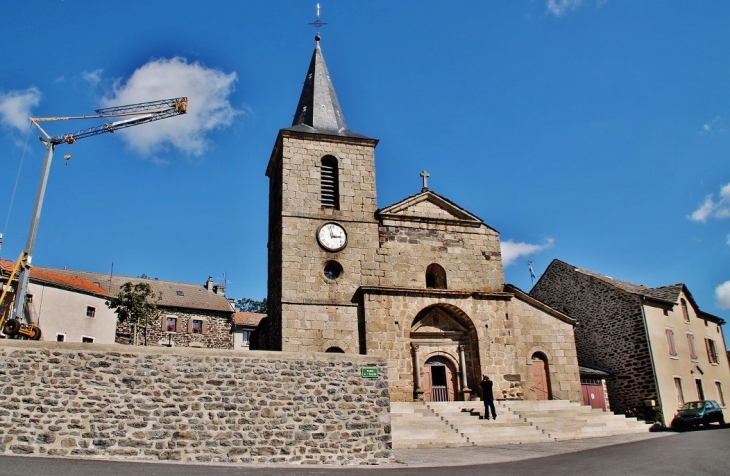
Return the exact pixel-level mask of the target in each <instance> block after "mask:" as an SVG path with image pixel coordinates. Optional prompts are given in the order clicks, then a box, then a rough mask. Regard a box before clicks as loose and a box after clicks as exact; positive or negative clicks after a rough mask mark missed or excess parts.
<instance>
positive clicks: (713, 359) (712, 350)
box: [705, 338, 718, 364]
mask: <svg viewBox="0 0 730 476" xmlns="http://www.w3.org/2000/svg"><path fill="white" fill-rule="evenodd" d="M705 347H707V359H708V360H709V361H710V363H711V364H717V363H718V356H717V347H715V341H714V340H712V339H708V338H705Z"/></svg>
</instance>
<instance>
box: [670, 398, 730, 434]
mask: <svg viewBox="0 0 730 476" xmlns="http://www.w3.org/2000/svg"><path fill="white" fill-rule="evenodd" d="M710 423H719V424H720V426H722V425H725V417H724V416H723V414H722V408H720V405H718V404H717V402H716V401H714V400H699V401H697V402H687V403H685V404H684V405H682V407H681V408H680V409H679V410H678V411H677V414H676V415H674V419H673V420H672V428H682V427H688V426H697V425H709V424H710Z"/></svg>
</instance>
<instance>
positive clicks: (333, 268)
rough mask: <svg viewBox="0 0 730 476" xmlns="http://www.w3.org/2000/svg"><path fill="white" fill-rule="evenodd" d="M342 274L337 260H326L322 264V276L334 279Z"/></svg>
mask: <svg viewBox="0 0 730 476" xmlns="http://www.w3.org/2000/svg"><path fill="white" fill-rule="evenodd" d="M341 274H342V266H341V265H340V263H338V262H337V261H328V262H327V264H326V265H325V266H324V277H325V278H327V279H329V280H331V281H334V280H336V279H337V278H339V277H340V275H341Z"/></svg>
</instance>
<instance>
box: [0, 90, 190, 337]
mask: <svg viewBox="0 0 730 476" xmlns="http://www.w3.org/2000/svg"><path fill="white" fill-rule="evenodd" d="M95 112H96V114H97V115H95V116H67V117H31V118H30V121H31V123H33V124H35V125H36V127H38V129H40V131H41V132H42V133H43V135H44V136H45V139H44V138H43V137H41V141H43V142H44V143H45V145H46V155H45V159H44V161H43V168H42V170H41V177H40V182H39V183H38V192H37V194H36V200H35V208H34V210H33V217H32V218H31V221H30V230H29V231H28V241H27V242H26V245H25V249H24V250H23V252H22V253H21V254H20V258H18V262H17V264H16V267H17V268H19V270H20V271H19V273H18V286H17V292H16V293H15V298H14V300H13V310H12V316H11V319H10V321H13V322H12V323H11V324H12V325H11V326H10V327H8V328H7V329H9V330H11V333H15V335H23V336H26V337H30V338H32V339H40V335H41V334H40V329H39V328H38V327H37V326H36V323H35V322H33V318H32V316H31V315H30V312H28V325H27V326H26V325H24V324H23V325H21V323H22V322H23V321H24V316H23V313H24V312H23V308H24V305H25V302H26V294H27V290H28V280H29V278H30V267H31V260H32V259H33V248H34V247H35V239H36V234H37V232H38V223H39V222H40V217H41V209H42V208H43V197H44V196H45V193H46V184H47V183H48V175H49V172H50V169H51V161H52V160H53V151H54V149H55V148H56V146H57V145H59V144H63V143H66V144H73V143H74V142H76V141H77V140H79V139H83V138H85V137H91V136H95V135H98V134H103V133H106V132H112V133H113V132H114V131H116V130H119V129H125V128H127V127H132V126H137V125H140V124H146V123H148V122H153V121H159V120H160V119H166V118H168V117H173V116H178V115H180V114H185V113H187V112H188V98H187V97H180V98H173V99H163V100H160V101H151V102H143V103H138V104H129V105H127V106H116V107H108V108H104V109H97V110H96V111H95ZM125 116H134V117H129V118H128V119H122V120H119V121H116V122H111V123H105V124H101V125H98V126H94V127H89V128H88V129H82V130H80V131H76V132H72V133H70V134H63V135H60V136H55V137H51V136H50V135H49V134H48V133H47V132H46V131H44V130H43V128H42V127H41V126H40V124H39V123H40V122H49V121H66V120H72V119H99V118H107V117H125ZM10 280H12V276H11V278H10ZM10 280H8V285H9V284H10ZM4 319H5V315H0V327H2V325H3V320H4ZM10 321H8V322H10ZM3 329H6V328H5V327H3ZM6 334H7V332H6Z"/></svg>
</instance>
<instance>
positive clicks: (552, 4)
mask: <svg viewBox="0 0 730 476" xmlns="http://www.w3.org/2000/svg"><path fill="white" fill-rule="evenodd" d="M581 3H583V0H548V2H547V10H548V12H550V13H552V14H553V15H555V16H556V17H561V16H563V15H564V14H565V12H566V11H568V10H575V9H576V8H578V7H580V5H581Z"/></svg>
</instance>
